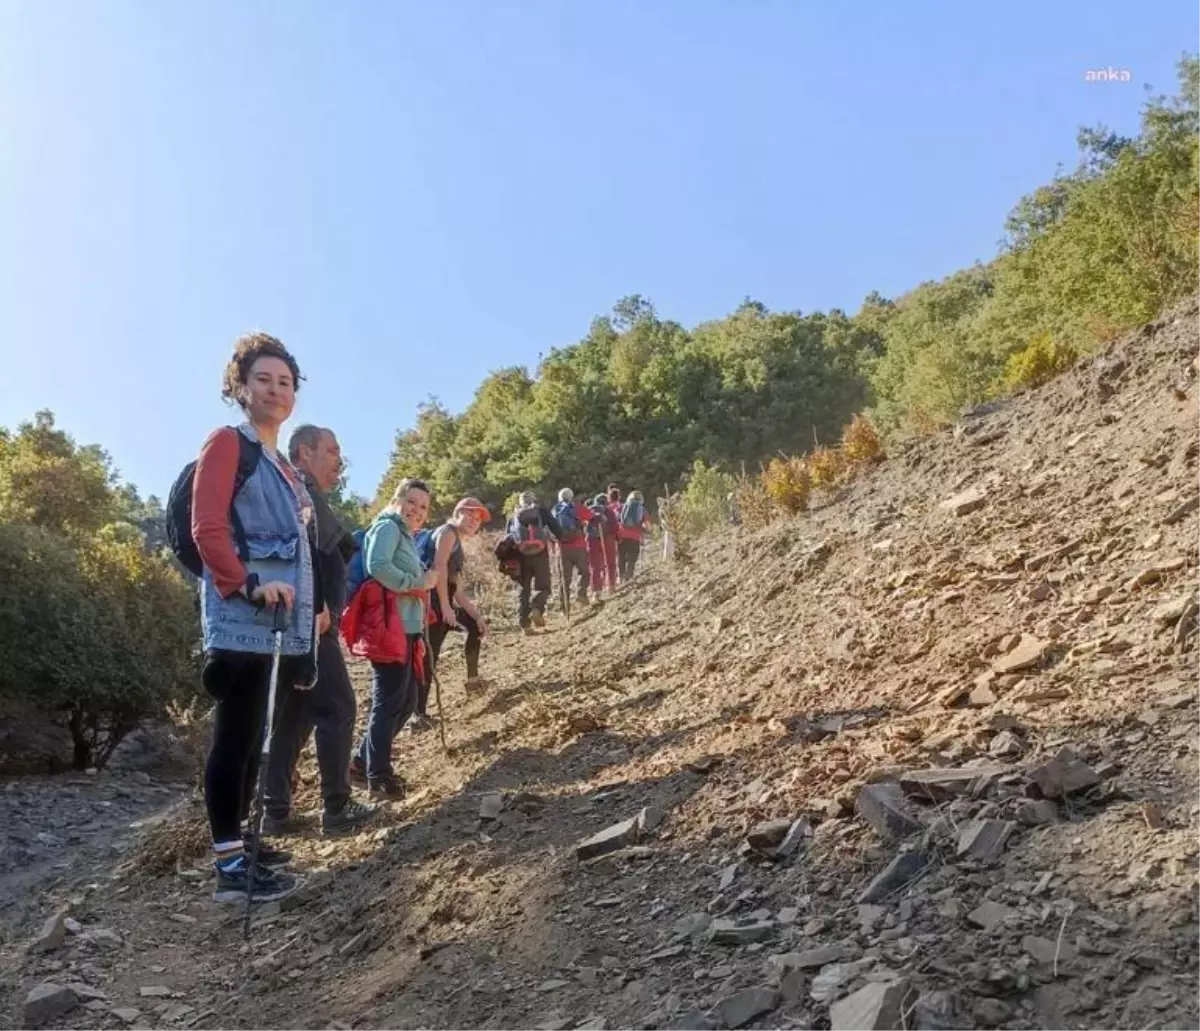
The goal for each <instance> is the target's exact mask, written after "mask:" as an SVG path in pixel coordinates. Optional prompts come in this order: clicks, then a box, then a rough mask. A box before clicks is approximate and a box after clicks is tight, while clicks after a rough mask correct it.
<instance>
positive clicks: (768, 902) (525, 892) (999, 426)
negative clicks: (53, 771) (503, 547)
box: [0, 301, 1200, 1031]
mask: <svg viewBox="0 0 1200 1031" xmlns="http://www.w3.org/2000/svg"><path fill="white" fill-rule="evenodd" d="M1196 326H1197V305H1196V302H1195V301H1192V302H1190V303H1189V304H1186V305H1184V306H1182V307H1181V308H1179V309H1177V310H1176V311H1174V312H1172V313H1170V314H1169V315H1167V316H1165V317H1164V318H1163V319H1162V320H1160V321H1159V322H1157V323H1155V324H1152V325H1151V326H1148V327H1146V328H1145V329H1144V330H1143V331H1141V332H1140V333H1138V334H1135V335H1133V336H1131V337H1129V338H1127V339H1124V340H1122V341H1120V342H1118V343H1117V344H1115V345H1114V346H1113V347H1111V348H1110V349H1109V350H1108V351H1107V352H1105V353H1104V354H1102V355H1100V356H1099V357H1097V358H1095V359H1093V360H1091V361H1089V362H1087V363H1085V364H1083V365H1081V366H1079V367H1078V368H1076V369H1075V370H1074V371H1072V372H1070V373H1069V374H1067V375H1066V376H1064V377H1062V378H1060V379H1059V380H1057V381H1055V382H1054V383H1052V384H1050V385H1049V386H1047V387H1045V388H1043V389H1040V390H1037V391H1031V392H1027V393H1024V394H1021V395H1018V396H1016V397H1013V398H1009V399H1006V400H1003V401H999V402H996V403H993V404H991V405H988V406H986V407H984V408H981V409H978V410H976V411H975V412H973V413H971V414H970V415H968V416H965V417H964V418H963V420H962V421H961V422H960V423H959V424H958V425H957V426H956V427H955V428H954V429H953V430H952V431H948V432H946V433H943V434H941V435H939V436H936V437H932V438H928V439H925V440H922V441H919V442H917V443H915V444H913V445H911V446H909V447H908V448H907V449H903V450H900V451H898V452H897V453H894V454H893V455H892V456H891V457H890V458H889V459H888V461H887V462H885V463H884V464H883V465H881V466H880V467H879V468H878V469H877V470H875V471H874V472H872V473H871V474H869V475H867V476H864V477H863V478H861V479H860V480H858V481H856V482H855V483H854V484H853V485H851V486H850V487H848V488H847V489H845V490H844V491H843V492H842V493H841V494H840V495H839V496H837V497H835V498H826V499H824V500H823V501H818V503H817V506H816V507H815V509H814V511H812V512H811V513H809V514H808V515H806V516H803V517H801V518H798V519H796V520H789V521H785V522H781V523H778V524H775V525H773V526H771V527H769V528H768V529H765V530H762V531H760V532H754V533H750V532H734V531H730V532H729V533H727V534H723V535H716V536H714V537H712V538H710V539H706V540H704V541H701V542H698V544H697V545H696V547H695V549H694V550H695V554H696V556H697V558H696V560H695V561H694V563H693V565H692V566H690V567H689V568H686V569H682V570H681V569H675V568H672V567H668V566H661V565H660V566H655V567H652V568H650V569H648V570H647V571H646V572H645V573H644V574H643V575H641V576H640V577H639V579H638V580H636V581H635V582H634V583H633V584H631V585H629V586H628V587H627V588H625V589H623V590H622V591H621V592H619V594H618V595H617V596H616V597H615V598H613V599H612V600H611V601H608V602H606V603H605V604H604V605H602V606H594V607H593V608H591V609H590V610H587V611H585V612H583V613H581V614H579V615H577V616H576V617H575V618H574V619H573V623H572V626H571V627H570V628H569V630H568V628H567V627H566V624H565V622H564V620H563V619H562V617H561V616H558V615H554V616H553V617H552V618H551V620H550V628H549V630H548V631H547V632H546V633H544V634H543V635H540V636H538V637H536V638H534V639H527V638H524V637H522V636H520V635H519V634H516V633H513V632H511V630H501V631H499V632H497V633H496V634H495V636H494V638H493V639H492V640H490V641H489V642H488V643H487V645H486V647H485V653H484V665H485V672H486V673H487V675H489V676H491V677H493V678H494V679H495V684H494V687H493V689H492V690H491V692H490V693H489V694H487V695H484V696H470V697H468V696H467V695H465V694H464V692H463V689H462V686H461V685H462V679H463V671H462V669H461V666H460V665H459V658H458V655H456V650H458V649H456V645H457V641H456V640H455V639H454V638H452V639H451V641H450V642H449V643H448V645H447V653H448V656H449V657H448V660H447V662H446V663H445V665H444V669H443V681H444V685H445V695H446V696H445V699H444V701H445V706H446V713H447V724H448V736H449V740H450V744H451V746H452V749H453V756H452V758H450V759H447V758H446V757H445V756H444V755H443V754H442V751H441V749H440V746H439V744H438V739H437V735H436V733H424V734H418V735H411V734H407V733H406V734H403V735H402V736H401V737H400V738H399V739H398V746H397V750H398V754H399V757H400V764H399V767H400V769H402V770H403V772H404V773H405V775H406V777H407V778H408V779H409V781H410V783H411V784H412V785H413V787H414V788H415V789H416V790H415V792H414V794H413V795H412V796H411V797H410V798H409V799H408V800H407V801H406V802H404V803H397V804H393V805H391V806H390V807H389V808H388V810H387V812H386V813H385V814H384V816H383V818H382V819H381V820H380V821H379V823H378V824H376V825H375V826H373V827H372V828H370V829H369V830H367V831H365V832H363V833H361V834H359V835H357V836H355V837H349V838H342V839H336V840H330V841H327V840H324V839H322V838H321V837H320V835H319V833H318V832H317V831H316V830H315V829H314V830H312V831H309V832H307V833H304V834H301V835H298V836H296V837H294V838H291V839H286V840H285V841H284V842H282V843H283V844H286V845H287V847H289V848H291V849H293V850H294V851H295V852H296V862H295V864H294V865H295V868H296V869H297V870H298V871H300V872H301V873H302V874H303V875H304V876H305V877H306V878H307V884H306V886H305V887H304V888H303V889H301V890H300V891H299V892H298V893H297V894H296V895H294V896H292V897H291V898H290V899H288V900H286V902H285V903H284V904H283V905H282V906H281V905H280V904H274V905H270V906H267V907H264V909H263V910H262V911H261V912H260V914H259V916H258V917H257V919H256V921H255V924H254V929H253V933H252V938H251V943H250V945H249V946H245V945H243V942H242V938H241V933H240V926H239V914H238V913H237V912H235V911H232V910H229V909H222V908H218V907H217V906H215V905H214V904H213V903H212V902H211V901H210V899H209V894H210V891H211V883H210V881H211V878H210V871H209V865H208V859H207V857H206V855H205V854H204V851H203V849H204V845H205V843H206V841H205V833H204V828H203V825H202V823H201V822H200V820H199V818H198V815H197V814H198V812H199V810H198V809H197V808H196V804H195V801H194V800H192V801H185V802H182V803H180V806H179V808H177V809H176V810H175V811H173V812H170V813H168V814H167V815H166V817H165V818H164V819H162V821H161V822H159V823H158V824H157V825H156V828H155V829H154V830H152V831H150V832H146V831H145V830H144V829H142V830H139V829H138V828H133V829H131V828H130V824H131V823H133V822H135V821H139V820H146V819H149V818H152V817H154V816H155V815H156V814H157V815H158V816H160V817H161V816H162V813H161V810H162V808H163V806H164V805H165V804H167V803H168V802H170V801H172V800H173V799H178V798H180V797H181V796H183V795H185V794H186V793H187V792H185V791H183V790H182V789H181V787H180V786H178V785H172V784H171V783H170V782H160V781H159V780H158V779H157V778H156V777H155V776H154V774H153V773H150V774H149V775H146V774H140V775H139V774H123V773H111V774H110V773H106V772H102V773H101V774H99V775H97V776H95V777H91V778H78V777H76V778H65V777H60V778H28V779H20V780H13V781H10V782H7V783H6V784H4V785H3V786H2V787H0V817H2V818H3V820H4V827H5V840H4V842H3V856H4V859H5V871H4V873H3V875H0V878H2V879H0V888H3V891H4V896H5V897H4V906H3V909H0V915H2V917H3V924H2V931H3V942H2V944H0V961H2V963H3V989H2V991H3V996H2V998H0V1007H2V1009H3V1013H4V1018H3V1022H4V1023H5V1024H6V1025H7V1026H32V1025H35V1024H36V1025H40V1026H47V1027H64V1028H66V1027H69V1028H83V1027H104V1028H112V1027H134V1028H138V1027H170V1028H218V1027H298V1028H316V1027H343V1028H348V1027H355V1028H420V1027H486V1028H505V1027H508V1028H516V1027H521V1028H541V1029H546V1031H551V1029H565V1028H580V1029H586V1028H594V1029H603V1028H609V1029H613V1028H624V1027H654V1028H718V1027H729V1028H737V1027H762V1028H766V1027H773V1028H828V1027H833V1028H835V1029H837V1028H885V1027H886V1028H892V1027H905V1028H928V1029H937V1028H962V1027H1003V1028H1185V1027H1196V1026H1197V1023H1198V1021H1200V1013H1198V1011H1197V976H1198V970H1200V966H1198V962H1197V946H1198V939H1197V917H1196V903H1197V856H1198V848H1197V826H1198V815H1200V807H1198V806H1197V791H1198V788H1200V780H1198V775H1197V771H1198V738H1197V707H1196V706H1197V692H1196V663H1197V632H1196V611H1197V604H1196V599H1197V590H1196V570H1197V535H1198V521H1197V501H1198V497H1200V495H1198V492H1197V455H1198V450H1200V440H1198V430H1197V419H1198V385H1197V365H1196V342H1197V334H1196ZM355 676H356V678H357V681H358V683H359V686H360V689H364V690H365V685H366V677H365V675H364V670H363V669H361V668H356V670H355ZM306 762H310V761H309V760H306ZM300 801H301V807H305V806H307V807H308V808H309V809H315V808H316V806H317V800H316V795H315V774H314V771H313V769H312V768H311V763H310V764H309V765H308V766H306V767H305V769H304V786H303V788H302V791H301V795H300ZM55 914H59V916H60V919H59V921H58V922H55ZM67 918H69V920H70V921H71V923H70V925H69V927H68V926H67V924H66V922H65V921H66V919H67ZM47 921H48V922H49V923H48V926H44V925H45V924H47ZM35 943H40V944H35ZM31 946H32V948H31Z"/></svg>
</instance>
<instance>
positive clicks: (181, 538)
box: [167, 430, 262, 577]
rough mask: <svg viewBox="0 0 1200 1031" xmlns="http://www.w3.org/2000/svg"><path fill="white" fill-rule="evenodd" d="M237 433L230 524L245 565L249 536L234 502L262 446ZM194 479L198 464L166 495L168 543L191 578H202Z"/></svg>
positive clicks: (185, 471)
mask: <svg viewBox="0 0 1200 1031" xmlns="http://www.w3.org/2000/svg"><path fill="white" fill-rule="evenodd" d="M234 432H235V433H237V438H238V464H237V474H236V476H235V477H234V481H233V499H232V500H231V501H230V503H229V520H230V522H231V523H232V525H233V539H234V542H235V543H236V544H237V550H238V557H239V558H240V559H241V560H242V561H243V562H245V561H246V559H247V558H248V557H249V551H248V549H247V547H246V534H245V532H244V531H243V530H242V524H241V520H239V519H238V517H237V513H236V512H234V510H233V501H235V500H236V499H237V496H238V492H239V491H240V490H241V489H242V487H243V486H245V483H246V481H247V480H248V479H250V477H251V476H253V475H254V470H255V469H257V468H258V460H259V459H260V458H262V445H261V444H258V443H256V442H255V441H253V440H251V439H250V438H249V437H247V436H246V435H245V434H244V433H242V432H241V431H240V430H234ZM195 476H196V462H195V461H194V460H193V461H191V462H188V464H187V465H185V466H184V467H183V469H182V470H180V473H179V475H178V476H177V477H176V478H175V482H174V483H173V484H171V492H170V493H169V494H168V495H167V540H168V542H170V545H171V551H172V552H173V553H174V555H175V557H176V558H177V559H179V564H180V565H181V566H183V568H184V569H186V570H187V571H188V572H189V573H191V574H192V576H196V577H199V576H201V575H203V573H204V563H203V562H201V561H200V552H199V551H198V550H197V549H196V542H195V541H194V540H193V539H192V481H193V480H194V479H195Z"/></svg>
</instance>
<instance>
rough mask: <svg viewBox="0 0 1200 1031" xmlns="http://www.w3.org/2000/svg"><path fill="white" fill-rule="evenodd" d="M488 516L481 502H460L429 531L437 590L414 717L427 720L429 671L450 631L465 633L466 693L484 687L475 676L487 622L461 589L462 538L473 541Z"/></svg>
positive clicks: (466, 499) (431, 669) (433, 665)
mask: <svg viewBox="0 0 1200 1031" xmlns="http://www.w3.org/2000/svg"><path fill="white" fill-rule="evenodd" d="M489 516H490V513H489V512H488V510H487V508H486V507H485V506H484V504H483V502H481V501H479V500H478V499H476V498H463V499H462V500H461V501H459V503H458V504H457V505H455V506H454V514H453V515H452V516H451V517H450V520H449V522H447V523H445V524H444V525H442V526H439V527H438V528H437V529H436V530H434V531H433V548H434V553H433V571H434V572H435V573H437V577H438V582H437V587H436V588H435V589H434V590H433V591H432V592H431V594H432V598H431V602H430V606H431V609H432V611H433V618H432V620H431V625H430V627H429V650H430V651H431V652H432V655H431V656H430V661H429V670H428V672H427V675H426V677H425V679H424V682H423V683H422V684H421V685H420V689H419V692H418V696H417V715H418V716H424V717H426V718H428V712H427V711H426V710H427V706H428V705H429V687H430V684H431V683H432V681H433V671H434V669H435V668H436V666H437V663H438V660H439V658H440V657H441V654H442V645H443V644H445V643H446V637H447V635H448V634H450V633H451V631H454V630H463V631H465V632H466V635H467V640H466V644H465V652H466V655H465V657H466V660H467V684H466V688H467V691H468V693H471V692H476V691H483V690H486V689H487V684H486V682H485V681H483V680H482V679H481V678H480V676H479V653H480V650H481V649H482V646H483V639H484V638H485V637H486V636H487V632H488V625H487V620H485V619H484V618H483V613H481V612H480V611H479V610H478V609H477V608H476V607H475V602H474V601H472V600H471V596H470V595H469V594H467V592H466V591H465V590H463V588H462V583H461V580H462V572H463V563H464V555H463V546H462V540H463V538H464V537H473V536H475V534H477V533H478V532H479V528H480V527H481V526H482V525H483V524H484V523H486V522H487V521H488V518H489Z"/></svg>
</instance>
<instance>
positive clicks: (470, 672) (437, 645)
mask: <svg viewBox="0 0 1200 1031" xmlns="http://www.w3.org/2000/svg"><path fill="white" fill-rule="evenodd" d="M433 607H434V609H435V611H437V612H438V614H439V615H440V614H441V607H440V606H439V604H438V602H437V595H436V593H435V594H434V602H433ZM454 616H455V618H456V619H457V620H458V625H459V626H460V627H462V629H463V630H465V631H466V634H467V641H466V645H465V646H464V650H465V652H466V660H467V679H468V680H474V679H475V678H476V677H478V676H479V652H480V649H481V648H482V647H483V638H482V637H481V636H480V635H479V624H478V623H476V622H475V620H473V619H472V618H471V617H470V616H469V615H468V614H467V612H466V610H465V609H460V608H455V610H454ZM452 633H454V631H453V630H451V629H450V627H448V626H447V625H446V624H445V623H444V622H442V621H441V620H440V619H439V620H438V621H437V622H436V623H434V624H433V626H431V627H430V628H429V650H430V652H432V654H431V655H430V656H428V658H427V660H426V662H425V667H426V670H427V672H426V675H425V679H424V681H423V682H422V683H421V684H419V685H418V687H417V712H418V713H419V714H420V715H422V716H427V715H429V712H428V705H429V685H430V684H431V683H432V682H433V670H434V669H435V668H436V667H437V663H438V659H439V658H440V657H441V654H442V645H443V644H445V643H446V638H447V636H449V635H450V634H452Z"/></svg>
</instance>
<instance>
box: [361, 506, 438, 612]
mask: <svg viewBox="0 0 1200 1031" xmlns="http://www.w3.org/2000/svg"><path fill="white" fill-rule="evenodd" d="M363 546H364V548H365V549H366V554H365V556H364V558H363V567H364V570H365V572H366V574H367V576H369V577H371V578H372V579H375V580H378V581H379V582H380V583H381V584H383V586H384V587H386V588H387V589H388V590H389V591H413V590H420V589H421V588H422V587H424V586H425V570H424V568H423V567H422V565H421V558H420V556H419V555H418V554H417V546H416V545H415V544H414V543H413V539H412V536H411V535H410V534H409V532H408V527H406V526H405V525H404V523H403V521H402V520H401V519H400V518H399V517H398V516H396V517H393V516H386V515H382V516H380V517H379V518H378V519H376V520H375V522H374V523H372V524H371V528H370V529H369V530H368V531H367V537H366V540H365V541H364V542H363ZM396 610H397V612H399V614H400V619H401V620H402V621H403V622H404V632H405V633H407V634H419V633H421V631H422V630H423V629H424V624H425V606H424V604H423V603H422V601H421V599H420V598H419V597H416V596H401V597H399V598H397V599H396Z"/></svg>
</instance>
